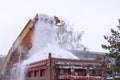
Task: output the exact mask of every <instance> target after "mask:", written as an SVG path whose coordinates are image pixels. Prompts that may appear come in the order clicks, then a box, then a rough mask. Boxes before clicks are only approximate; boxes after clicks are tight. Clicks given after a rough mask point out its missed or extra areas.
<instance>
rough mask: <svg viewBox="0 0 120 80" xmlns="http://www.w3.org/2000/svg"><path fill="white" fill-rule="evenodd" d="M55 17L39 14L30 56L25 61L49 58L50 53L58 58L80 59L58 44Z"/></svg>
mask: <svg viewBox="0 0 120 80" xmlns="http://www.w3.org/2000/svg"><path fill="white" fill-rule="evenodd" d="M57 28H58V26H56V24H55V19H54V17H48V16H47V15H39V20H38V22H37V23H36V25H35V31H34V36H33V42H32V44H33V45H32V49H31V50H30V54H31V56H30V58H28V60H26V61H25V63H31V62H35V61H39V60H42V59H47V58H48V54H49V53H51V54H52V57H56V58H69V59H78V58H77V57H76V56H74V55H73V54H72V53H71V52H68V51H67V50H65V49H62V48H60V47H59V45H58V44H57V40H56V39H57V32H56V30H57Z"/></svg>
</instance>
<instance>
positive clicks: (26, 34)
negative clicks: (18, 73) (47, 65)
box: [0, 15, 60, 80]
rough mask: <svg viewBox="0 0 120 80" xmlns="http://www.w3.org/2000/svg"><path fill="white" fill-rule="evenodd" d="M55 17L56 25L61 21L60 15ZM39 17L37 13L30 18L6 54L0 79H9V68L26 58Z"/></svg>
mask: <svg viewBox="0 0 120 80" xmlns="http://www.w3.org/2000/svg"><path fill="white" fill-rule="evenodd" d="M54 18H55V21H56V25H57V24H58V23H60V20H59V19H58V17H54ZM38 19H39V18H38V15H36V16H35V18H34V19H32V20H29V22H28V23H27V24H26V26H25V28H24V29H23V31H22V32H21V33H20V35H19V36H18V38H17V39H16V41H15V42H14V43H13V46H12V47H11V49H10V50H9V52H8V55H7V56H6V58H5V60H4V62H3V64H2V68H1V70H0V80H7V79H6V76H7V74H9V69H10V68H11V66H12V65H13V64H14V63H17V62H18V61H20V60H23V59H25V58H26V54H27V53H28V51H29V50H30V49H31V47H32V43H31V40H32V36H33V32H34V26H35V24H36V22H37V21H38Z"/></svg>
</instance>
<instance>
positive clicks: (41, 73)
mask: <svg viewBox="0 0 120 80" xmlns="http://www.w3.org/2000/svg"><path fill="white" fill-rule="evenodd" d="M44 76H45V69H42V70H40V77H44Z"/></svg>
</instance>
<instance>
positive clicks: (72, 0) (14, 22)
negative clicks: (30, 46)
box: [0, 0, 120, 55]
mask: <svg viewBox="0 0 120 80" xmlns="http://www.w3.org/2000/svg"><path fill="white" fill-rule="evenodd" d="M119 8H120V0H59V1H58V0H0V54H4V55H5V54H7V53H8V51H9V48H10V47H11V46H12V43H13V42H14V41H15V39H16V38H17V36H18V35H19V33H20V32H21V31H22V29H23V28H24V26H25V25H26V24H27V22H28V21H29V19H31V18H33V17H34V16H35V15H36V14H37V13H45V14H47V15H49V16H54V15H56V16H58V17H59V18H61V19H63V20H67V21H69V22H70V24H73V25H74V26H75V27H76V29H79V30H80V31H84V35H83V37H82V44H84V45H85V46H87V47H88V48H89V50H90V51H99V52H104V51H105V50H104V49H102V48H101V44H105V43H106V41H105V40H104V38H103V35H108V34H109V33H110V29H111V28H116V26H117V25H118V19H119V18H120V10H119Z"/></svg>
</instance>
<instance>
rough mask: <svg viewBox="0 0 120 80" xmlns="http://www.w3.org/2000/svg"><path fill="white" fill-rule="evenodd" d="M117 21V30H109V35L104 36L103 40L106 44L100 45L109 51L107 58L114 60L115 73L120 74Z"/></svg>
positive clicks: (119, 36)
mask: <svg viewBox="0 0 120 80" xmlns="http://www.w3.org/2000/svg"><path fill="white" fill-rule="evenodd" d="M118 21H119V26H117V29H118V30H114V29H111V35H109V36H104V39H105V40H106V41H107V42H108V44H107V45H106V44H105V45H102V48H104V49H106V50H109V53H108V54H107V56H108V57H109V58H114V59H115V65H114V69H115V72H118V73H120V20H118ZM109 70H110V69H109Z"/></svg>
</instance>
